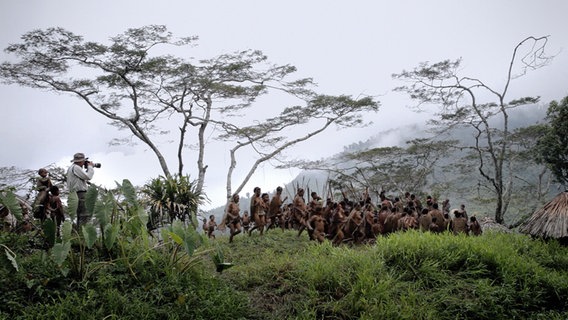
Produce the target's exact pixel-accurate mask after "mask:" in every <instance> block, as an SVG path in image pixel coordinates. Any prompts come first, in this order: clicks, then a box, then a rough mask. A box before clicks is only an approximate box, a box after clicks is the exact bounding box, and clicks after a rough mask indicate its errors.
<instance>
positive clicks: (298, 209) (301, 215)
mask: <svg viewBox="0 0 568 320" xmlns="http://www.w3.org/2000/svg"><path fill="white" fill-rule="evenodd" d="M292 211H293V212H294V217H295V219H296V220H297V221H298V223H299V225H300V226H299V228H298V236H300V235H301V234H302V231H303V230H304V229H306V228H308V229H312V227H311V226H310V225H309V224H308V219H309V214H308V206H307V205H306V202H305V200H304V189H302V188H300V189H298V192H297V193H296V196H295V197H294V202H293V206H292Z"/></svg>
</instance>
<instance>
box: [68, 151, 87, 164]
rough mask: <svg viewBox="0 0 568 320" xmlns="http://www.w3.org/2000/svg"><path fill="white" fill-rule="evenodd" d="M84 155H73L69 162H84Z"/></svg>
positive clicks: (79, 153) (78, 153)
mask: <svg viewBox="0 0 568 320" xmlns="http://www.w3.org/2000/svg"><path fill="white" fill-rule="evenodd" d="M85 159H86V158H85V154H84V153H81V152H77V153H75V154H74V155H73V160H71V162H81V161H85Z"/></svg>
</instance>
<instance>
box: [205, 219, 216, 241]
mask: <svg viewBox="0 0 568 320" xmlns="http://www.w3.org/2000/svg"><path fill="white" fill-rule="evenodd" d="M215 228H217V222H215V215H210V216H209V221H208V222H207V237H209V239H215V235H214V234H213V232H214V231H215Z"/></svg>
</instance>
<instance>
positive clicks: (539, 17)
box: [0, 0, 568, 207]
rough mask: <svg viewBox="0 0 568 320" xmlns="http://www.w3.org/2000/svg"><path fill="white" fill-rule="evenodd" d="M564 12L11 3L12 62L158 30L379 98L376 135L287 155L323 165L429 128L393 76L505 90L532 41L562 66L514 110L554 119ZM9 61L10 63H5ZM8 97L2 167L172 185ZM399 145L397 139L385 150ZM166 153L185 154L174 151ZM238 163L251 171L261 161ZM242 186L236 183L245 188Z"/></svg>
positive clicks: (374, 2)
mask: <svg viewBox="0 0 568 320" xmlns="http://www.w3.org/2000/svg"><path fill="white" fill-rule="evenodd" d="M566 12H568V1H565V0H543V1H529V0H478V1H455V0H440V1H437V0H432V1H424V0H401V1H383V0H369V1H367V0H361V1H357V0H355V1H333V0H311V1H305V0H303V1H297V0H288V1H252V0H244V1H241V0H239V1H236V0H207V1H191V0H165V1H150V0H135V1H133V0H121V1H115V0H110V1H109V0H97V1H76V0H58V1H46V0H3V1H1V2H0V30H1V31H0V48H2V49H4V48H6V47H7V46H8V45H9V44H12V43H17V42H20V37H21V36H22V35H23V34H24V33H26V32H29V31H32V30H34V29H43V28H48V27H63V28H65V29H67V30H69V31H72V32H73V33H75V34H79V35H82V36H83V37H84V38H85V39H86V40H92V41H97V42H103V43H108V39H109V38H110V37H112V36H115V35H118V34H120V33H122V32H124V31H125V30H127V29H128V28H136V27H142V26H145V25H151V24H159V25H166V26H167V27H168V30H169V31H171V32H172V33H173V34H174V35H175V36H180V37H182V36H198V37H199V40H198V42H197V43H198V47H197V48H196V55H198V56H203V57H213V56H216V55H219V54H223V53H230V52H235V51H240V50H247V49H255V50H261V51H263V52H264V53H265V54H266V55H267V56H268V59H269V61H271V62H273V63H277V64H291V65H294V66H296V68H297V69H298V72H297V75H298V76H299V77H312V78H313V79H314V81H315V82H316V83H317V84H318V87H317V91H318V92H320V93H324V94H330V95H341V94H346V95H352V96H353V97H357V96H362V95H370V96H374V97H376V99H378V100H379V101H380V102H381V110H380V111H379V112H378V113H377V114H371V115H368V116H367V117H366V119H367V120H371V121H373V124H372V125H370V126H368V127H365V128H352V129H348V130H345V129H344V130H341V131H336V130H335V129H333V130H330V131H328V132H326V133H325V134H324V135H322V136H318V137H316V138H315V139H313V140H310V142H307V143H303V144H301V145H298V146H296V147H294V148H292V149H290V150H288V151H287V152H286V153H285V155H284V156H286V157H287V158H288V159H295V158H302V159H312V160H315V159H320V158H323V157H328V156H331V155H333V154H335V153H337V152H339V151H341V150H342V149H343V146H345V145H349V144H351V143H356V142H359V141H364V140H366V139H367V138H368V137H370V136H373V135H376V134H378V133H380V132H383V131H386V130H390V129H393V128H401V127H403V126H405V125H409V124H413V123H423V122H424V121H425V120H426V118H427V115H425V114H420V113H414V112H412V111H410V109H409V108H408V107H407V106H409V105H410V104H412V102H411V101H410V100H409V99H408V97H406V96H404V95H403V94H401V93H397V92H393V91H392V89H393V88H395V87H396V86H399V85H401V84H400V83H397V82H396V81H395V80H393V79H392V74H394V73H400V72H401V71H402V70H405V69H406V70H411V69H413V68H414V67H416V66H417V65H418V64H419V63H420V62H423V61H430V62H437V61H441V60H445V59H457V58H460V57H461V58H462V59H463V70H462V72H463V74H467V75H469V76H471V77H476V78H479V79H483V80H484V81H486V82H487V83H489V84H490V85H494V86H496V87H497V88H500V87H502V85H503V83H504V80H505V77H506V71H507V68H508V63H509V60H510V58H511V55H512V51H513V49H514V47H515V46H516V44H517V43H519V42H520V41H521V40H523V39H524V38H526V37H527V36H544V35H549V36H550V39H549V43H548V52H549V53H550V54H556V57H555V59H554V60H553V61H552V63H551V64H550V65H549V66H547V67H545V68H542V69H539V70H536V71H534V72H531V73H529V74H527V75H526V76H524V77H523V78H521V79H518V80H516V81H515V82H514V83H513V84H512V86H511V91H510V96H509V97H511V99H512V98H514V97H519V96H541V97H542V98H541V101H542V102H541V106H540V107H546V106H547V105H548V103H549V102H550V101H551V100H560V99H561V98H563V97H564V96H567V95H568V21H566V17H565V14H566ZM9 58H10V57H9V56H7V54H6V53H5V52H3V51H2V52H1V53H0V61H5V60H8V59H9ZM0 97H2V98H1V99H0V114H1V116H0V117H1V118H0V119H1V120H2V121H1V123H2V125H1V126H0V137H1V138H0V150H2V151H1V153H0V167H2V166H17V167H20V168H24V169H38V168H40V167H43V166H46V165H49V164H52V163H56V164H59V165H61V166H64V167H66V166H68V165H69V161H70V159H71V158H72V156H73V154H74V153H75V152H84V153H86V154H87V155H88V156H89V157H90V158H91V159H92V160H95V161H96V162H101V163H102V164H103V166H102V168H101V169H97V171H96V173H95V176H94V179H93V182H95V183H97V184H101V185H106V186H109V187H112V186H113V185H114V181H122V179H125V178H127V179H129V180H131V181H132V182H133V183H134V184H137V185H141V184H144V183H145V182H147V181H148V180H150V179H152V178H155V177H156V176H158V175H159V174H161V170H160V167H159V165H158V162H157V160H156V158H155V156H154V155H153V154H152V153H151V152H150V151H149V150H147V148H145V147H144V146H137V147H132V146H110V145H109V141H110V140H111V139H112V138H113V137H116V136H118V135H122V134H123V132H117V130H116V129H114V128H113V127H111V126H109V125H108V121H107V119H105V118H102V116H99V115H97V114H95V112H94V111H92V110H91V109H89V108H88V107H87V106H86V105H84V104H83V102H81V101H80V100H78V99H77V98H74V97H70V96H66V95H58V94H55V93H52V92H44V91H40V90H37V89H29V88H22V87H18V86H15V85H4V84H0ZM267 101H269V100H267ZM277 106H278V104H277V103H271V102H268V103H266V106H259V107H258V108H264V109H265V110H270V111H272V109H274V111H275V112H278V110H277ZM267 108H271V109H267ZM395 142H396V137H389V139H385V143H395ZM211 143H214V142H211ZM160 147H161V148H163V149H164V150H172V151H171V152H175V151H173V150H174V148H173V147H175V146H172V145H169V144H168V143H167V142H164V144H163V145H161V146H160ZM228 150H229V147H228V146H227V145H218V146H216V147H214V148H212V149H211V150H210V151H207V152H208V153H207V154H206V159H205V160H206V163H207V164H209V165H210V169H209V170H208V172H207V174H208V177H207V181H206V184H205V188H206V189H205V192H206V193H207V195H208V197H209V198H210V199H211V203H210V204H208V206H210V207H215V206H218V205H221V204H222V203H223V202H224V199H225V194H226V191H225V185H226V181H225V178H226V172H227V167H228V164H229V156H228ZM172 157H173V158H175V154H173V155H172ZM240 161H241V162H240V163H239V164H242V167H243V168H244V167H247V168H248V166H247V165H246V164H247V163H249V165H250V163H252V161H254V158H250V159H247V158H243V159H241V160H240ZM273 164H274V163H266V164H265V165H263V166H261V167H260V168H259V169H258V170H257V173H256V174H255V175H254V176H253V178H252V180H251V182H250V183H249V184H248V185H247V186H246V187H245V190H244V191H243V193H246V192H251V190H252V189H253V187H254V186H261V188H263V191H271V190H274V189H275V188H276V186H278V185H282V184H284V183H287V182H289V181H291V180H292V179H293V178H294V177H295V176H296V175H297V174H298V171H297V170H294V169H289V170H275V169H274V168H273V167H272V165H273ZM188 169H191V168H188ZM189 173H190V175H191V176H196V172H193V171H191V170H190V172H189ZM243 175H244V171H242V170H241V171H237V173H236V176H235V178H234V180H236V181H238V180H239V179H242V177H243ZM236 181H235V182H236Z"/></svg>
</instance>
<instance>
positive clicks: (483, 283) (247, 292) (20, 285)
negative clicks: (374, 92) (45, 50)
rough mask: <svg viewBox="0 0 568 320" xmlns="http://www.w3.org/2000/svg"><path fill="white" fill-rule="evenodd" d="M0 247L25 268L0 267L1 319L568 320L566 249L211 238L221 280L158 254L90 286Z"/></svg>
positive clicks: (14, 241)
mask: <svg viewBox="0 0 568 320" xmlns="http://www.w3.org/2000/svg"><path fill="white" fill-rule="evenodd" d="M0 240H1V242H0V243H2V244H5V245H6V246H8V247H10V248H11V249H12V250H13V251H14V252H16V253H17V257H18V258H17V259H18V263H19V265H20V270H19V271H18V272H14V271H11V270H10V268H9V266H7V265H6V263H7V261H1V263H2V268H1V269H0V279H2V280H0V281H1V282H2V283H1V287H2V291H1V292H2V293H1V294H0V318H2V316H3V317H5V318H10V319H37V318H47V319H103V318H106V319H158V318H160V319H162V318H163V319H566V318H568V248H566V247H562V246H560V245H558V244H557V243H556V242H550V243H546V242H543V241H539V240H532V239H530V238H528V237H526V236H523V235H516V234H498V233H489V232H488V233H485V234H484V235H483V236H481V237H464V236H453V235H449V234H442V235H434V234H430V233H420V232H405V233H400V234H393V235H390V236H388V237H382V238H380V239H378V241H377V243H376V244H374V245H361V246H351V245H342V246H339V247H334V246H332V245H331V244H330V243H328V242H326V243H323V244H318V243H316V242H314V241H309V240H308V238H307V235H306V234H305V233H304V234H302V235H301V236H300V237H298V236H297V232H294V231H286V232H282V231H281V230H270V231H269V232H268V233H266V234H265V235H264V236H262V237H261V236H260V235H259V234H258V233H256V234H255V233H253V235H252V236H248V235H238V236H237V237H235V240H234V242H233V243H229V242H228V238H227V237H225V236H222V235H218V236H217V239H216V240H214V241H211V242H210V243H208V244H206V246H205V247H204V248H203V250H207V249H208V247H209V248H213V247H216V246H219V247H220V248H221V250H222V251H223V256H224V259H225V261H226V262H231V263H233V264H234V266H233V267H231V268H228V269H226V270H224V271H223V272H222V273H218V272H216V271H215V266H214V263H213V259H212V254H208V255H206V256H205V259H204V260H203V261H202V263H200V264H197V265H196V266H195V267H194V268H193V269H191V270H190V271H188V272H185V273H179V272H173V271H172V270H167V268H168V267H167V266H169V265H171V264H169V260H168V259H169V258H170V255H168V254H167V252H161V251H155V252H151V253H149V256H148V257H147V259H146V260H145V263H141V264H137V265H136V266H135V268H136V269H135V270H130V269H129V268H127V267H126V266H125V265H123V264H121V263H120V262H119V261H115V262H114V263H112V264H108V265H106V266H105V267H104V268H102V269H101V270H99V271H97V273H96V274H94V275H93V276H92V277H90V278H89V279H87V280H85V281H77V280H71V279H70V278H66V277H64V276H62V275H61V273H59V272H57V271H56V268H55V266H54V264H53V263H52V262H51V261H50V259H49V258H48V256H47V255H46V254H45V251H43V250H41V249H33V246H32V248H30V243H29V242H28V240H27V239H25V237H18V236H13V235H10V236H8V235H6V234H0ZM211 252H213V251H211ZM2 254H3V252H2ZM4 260H6V259H4ZM133 274H134V275H135V276H134V275H133ZM5 289H6V290H5Z"/></svg>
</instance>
